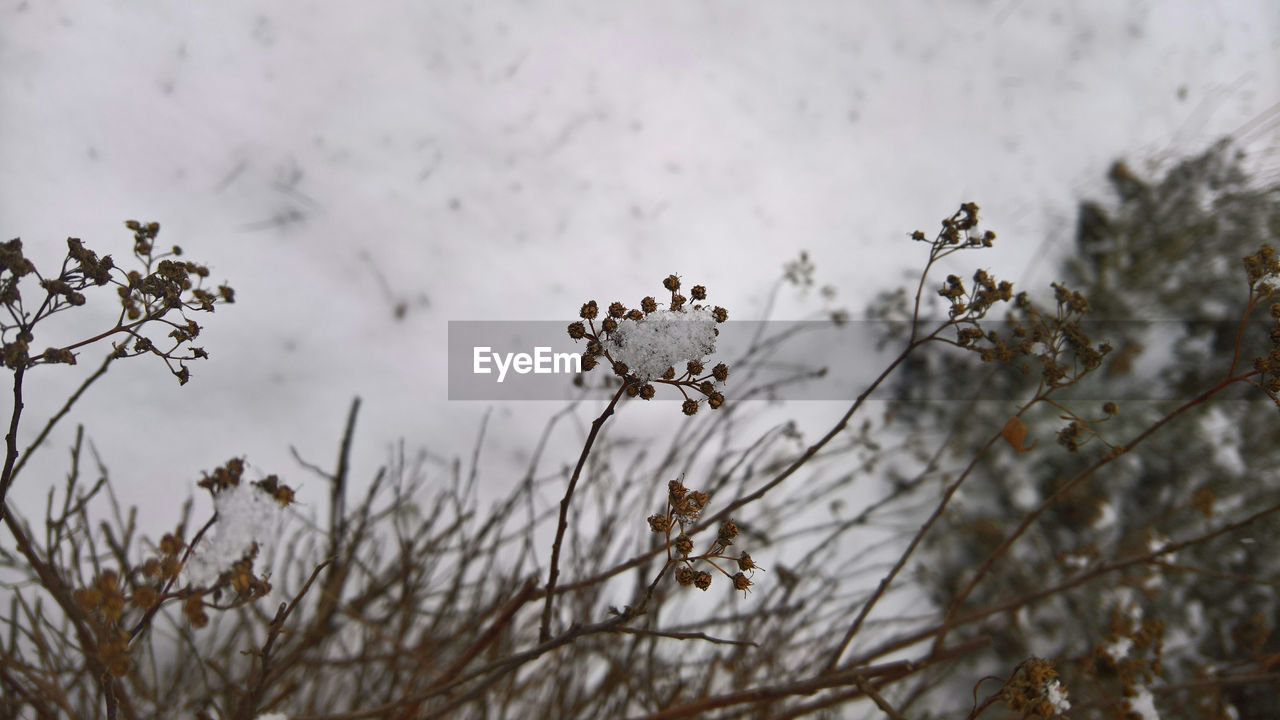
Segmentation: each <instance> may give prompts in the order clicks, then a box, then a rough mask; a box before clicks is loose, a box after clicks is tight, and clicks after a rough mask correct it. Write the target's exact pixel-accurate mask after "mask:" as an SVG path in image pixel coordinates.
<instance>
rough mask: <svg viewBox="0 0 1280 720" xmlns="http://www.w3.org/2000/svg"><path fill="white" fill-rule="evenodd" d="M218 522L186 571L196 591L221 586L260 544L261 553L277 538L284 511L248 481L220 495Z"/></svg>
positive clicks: (216, 502)
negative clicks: (227, 574) (219, 582)
mask: <svg viewBox="0 0 1280 720" xmlns="http://www.w3.org/2000/svg"><path fill="white" fill-rule="evenodd" d="M213 507H214V510H215V511H217V513H218V520H217V522H215V523H214V524H213V528H212V530H211V531H210V532H211V533H212V534H213V536H212V537H210V536H209V535H208V534H206V535H205V537H203V538H201V539H200V542H199V543H198V544H197V545H196V546H195V550H194V551H193V552H192V554H191V558H190V559H188V560H187V563H186V565H185V566H184V568H183V570H184V572H185V573H186V577H187V580H188V582H190V583H191V584H192V585H195V586H196V587H201V586H208V585H212V584H213V583H215V582H217V580H218V576H219V575H221V574H222V573H224V572H226V571H227V570H229V569H231V565H232V563H234V562H236V561H237V560H239V559H240V558H241V557H243V556H244V554H245V553H247V552H249V550H250V548H252V547H253V544H254V543H255V542H256V543H257V544H258V547H259V549H260V550H261V551H266V550H267V548H268V546H269V545H270V543H271V542H272V541H274V540H275V538H276V537H277V535H278V533H279V530H280V523H281V521H282V519H283V517H284V507H283V506H282V505H281V504H280V503H279V502H277V501H276V499H275V498H273V497H271V495H269V494H268V493H267V492H265V491H263V490H261V489H259V488H257V487H255V486H254V485H252V484H251V483H249V482H248V481H244V482H241V483H240V484H239V485H236V486H233V487H230V488H227V489H225V490H222V491H221V492H219V493H218V494H217V495H216V496H214V499H213Z"/></svg>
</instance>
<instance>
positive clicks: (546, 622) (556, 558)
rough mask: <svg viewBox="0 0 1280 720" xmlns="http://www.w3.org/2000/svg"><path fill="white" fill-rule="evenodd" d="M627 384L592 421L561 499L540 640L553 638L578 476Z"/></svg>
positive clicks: (624, 384) (621, 386) (543, 641)
mask: <svg viewBox="0 0 1280 720" xmlns="http://www.w3.org/2000/svg"><path fill="white" fill-rule="evenodd" d="M627 385H628V383H626V382H623V383H622V385H620V386H619V387H618V392H616V393H614V394H613V399H612V400H610V401H609V406H608V407H606V408H605V409H604V412H603V413H600V417H598V418H596V419H595V420H594V421H592V423H591V432H590V433H588V434H587V442H586V444H584V445H583V446H582V454H580V455H579V456H578V465H577V466H576V467H574V469H573V476H572V477H570V478H569V487H568V488H566V489H565V491H564V498H563V499H562V500H561V501H560V522H559V524H558V525H557V526H556V539H555V542H554V543H552V545H551V571H550V573H549V574H548V575H547V590H546V593H547V599H546V603H545V604H544V605H543V607H542V627H541V629H540V630H539V631H538V642H542V643H545V642H547V641H548V640H550V639H551V609H552V605H553V604H554V602H555V597H556V593H555V591H556V580H557V579H558V578H559V577H560V544H561V543H562V542H563V541H564V532H565V529H566V528H567V527H568V526H569V505H570V504H571V503H572V502H573V490H574V488H576V487H577V486H578V478H579V477H580V476H581V475H582V468H583V466H584V465H586V464H587V455H589V454H590V453H591V446H592V445H594V444H595V442H596V436H597V435H599V434H600V428H601V427H603V426H604V423H605V421H606V420H608V419H609V416H610V415H612V414H613V409H614V407H616V406H617V404H618V401H619V400H621V399H622V393H623V392H624V391H625V390H626V389H627Z"/></svg>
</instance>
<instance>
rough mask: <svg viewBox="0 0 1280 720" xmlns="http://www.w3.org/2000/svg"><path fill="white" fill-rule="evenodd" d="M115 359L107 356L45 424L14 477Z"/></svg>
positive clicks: (23, 453) (20, 461)
mask: <svg viewBox="0 0 1280 720" xmlns="http://www.w3.org/2000/svg"><path fill="white" fill-rule="evenodd" d="M115 359H116V358H115V355H107V357H106V359H105V360H103V361H102V365H100V366H98V369H97V370H95V371H94V373H93V374H92V375H90V376H89V377H88V378H85V381H84V382H82V383H80V387H78V388H76V391H75V392H74V393H72V394H71V397H69V398H67V401H66V402H65V403H63V405H62V409H61V410H59V411H58V412H57V413H55V414H54V416H53V417H51V418H49V422H47V423H45V425H44V428H43V429H42V430H41V431H40V434H39V435H37V436H36V439H35V440H32V441H31V444H30V445H28V446H27V449H26V450H24V451H22V457H21V458H20V459H19V460H18V464H17V465H15V466H14V468H13V475H14V477H17V475H18V473H20V472H22V468H23V466H25V465H26V464H27V458H29V457H31V453H33V452H35V449H36V448H38V447H40V443H42V442H44V441H45V438H47V437H49V432H50V431H52V430H53V427H54V426H55V425H57V424H58V421H59V420H61V419H62V418H63V417H65V416H66V414H67V413H68V412H70V411H71V407H72V406H73V405H75V404H76V401H77V400H79V399H80V396H81V395H83V394H84V393H85V391H86V390H88V389H89V386H90V385H92V384H93V383H94V382H95V381H97V379H98V378H100V377H102V376H103V375H105V374H106V372H107V366H108V365H110V364H111V361H112V360H115Z"/></svg>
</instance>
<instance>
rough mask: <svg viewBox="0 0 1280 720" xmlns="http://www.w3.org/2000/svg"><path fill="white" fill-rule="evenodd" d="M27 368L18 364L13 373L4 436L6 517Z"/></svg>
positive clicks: (0, 510) (0, 492)
mask: <svg viewBox="0 0 1280 720" xmlns="http://www.w3.org/2000/svg"><path fill="white" fill-rule="evenodd" d="M26 372H27V366H26V364H25V363H20V364H19V365H18V367H16V368H14V371H13V412H12V413H11V414H10V416H9V432H8V434H6V435H5V436H4V447H5V452H4V470H3V471H2V472H0V515H4V516H7V515H8V505H7V504H5V501H4V499H5V496H6V495H8V493H9V486H10V485H12V484H13V476H14V463H16V462H17V461H18V422H19V420H21V419H22V376H23V375H24V374H26Z"/></svg>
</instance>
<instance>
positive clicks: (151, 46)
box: [0, 0, 1280, 524]
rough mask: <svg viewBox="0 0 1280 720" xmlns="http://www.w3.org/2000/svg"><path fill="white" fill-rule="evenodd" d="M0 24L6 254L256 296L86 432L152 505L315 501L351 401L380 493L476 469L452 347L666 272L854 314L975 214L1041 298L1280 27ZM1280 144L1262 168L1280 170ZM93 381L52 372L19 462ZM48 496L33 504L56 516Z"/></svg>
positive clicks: (879, 21)
mask: <svg viewBox="0 0 1280 720" xmlns="http://www.w3.org/2000/svg"><path fill="white" fill-rule="evenodd" d="M0 15H2V16H3V17H4V20H3V21H2V22H0V222H2V224H3V228H2V229H0V232H3V233H5V237H15V236H21V237H22V238H23V239H24V241H25V242H26V244H27V246H28V248H31V249H32V251H33V254H35V255H37V256H38V257H44V258H46V259H49V258H53V257H55V256H56V255H57V254H59V253H61V252H62V249H63V248H64V245H63V239H64V238H65V237H66V236H67V235H75V236H78V237H82V238H84V239H85V241H86V243H87V244H88V245H89V246H90V247H92V248H94V249H97V250H98V251H100V252H106V253H112V254H114V255H115V256H116V257H117V258H118V259H123V258H124V257H126V256H127V255H128V251H129V237H128V233H127V232H126V231H125V230H124V229H123V227H122V225H121V221H122V220H124V219H126V218H138V219H141V220H157V221H159V222H161V224H162V226H163V228H164V229H163V231H162V233H161V237H160V239H161V240H162V241H165V242H173V243H178V244H181V245H182V246H183V247H184V248H185V249H186V250H187V251H188V253H189V255H190V256H191V257H192V258H194V259H199V260H205V261H207V262H209V263H210V264H211V265H212V266H213V268H214V277H215V279H217V280H219V281H221V280H226V281H229V282H230V283H231V284H232V285H233V286H234V287H235V288H236V289H237V290H238V292H239V295H238V302H237V304H236V305H235V306H231V307H227V308H225V309H223V310H219V311H218V312H217V314H216V316H213V317H209V318H208V323H207V334H206V336H205V337H204V343H205V346H206V347H207V348H208V349H209V352H210V354H211V356H212V359H211V360H210V361H208V362H204V363H199V364H197V365H196V366H194V367H193V372H192V374H193V380H192V382H191V383H190V384H189V385H188V386H186V387H183V388H181V389H179V388H178V387H177V385H176V383H175V382H173V380H172V378H170V377H169V376H168V375H167V374H166V373H165V372H164V369H163V367H161V366H159V364H158V363H155V362H148V361H146V360H145V359H140V360H135V361H132V362H129V363H126V364H122V366H119V367H117V368H115V369H113V370H112V372H111V373H110V375H109V376H108V378H106V381H105V382H104V383H103V384H102V385H100V386H99V387H97V388H96V389H95V390H94V391H93V392H92V393H91V394H90V395H89V396H88V397H87V398H86V399H85V401H84V403H83V406H82V408H81V411H80V412H79V414H78V417H77V419H78V420H80V421H83V422H85V423H87V426H88V428H87V429H88V431H89V433H90V436H91V437H92V438H93V439H94V440H95V442H96V444H97V446H98V448H99V449H100V450H101V451H102V453H103V459H104V461H106V462H107V464H108V465H109V466H110V467H111V468H112V470H113V473H114V476H115V478H116V480H117V481H118V482H120V483H121V484H122V485H121V495H122V496H123V499H124V500H126V501H138V500H139V499H142V500H145V501H147V502H152V501H156V502H157V503H160V502H163V501H165V500H166V499H167V498H181V497H184V496H185V495H186V494H187V493H188V492H189V491H190V490H191V488H192V481H193V480H194V479H196V478H197V477H198V471H199V470H201V469H206V468H210V467H212V466H214V465H215V464H218V463H220V462H222V461H224V460H225V459H227V458H228V457H230V456H232V455H235V454H247V455H248V456H249V459H250V461H251V462H252V463H254V464H255V465H256V466H259V467H261V468H262V469H263V470H264V471H266V472H281V473H283V474H285V475H286V479H289V476H293V477H294V478H295V480H302V479H305V476H301V475H300V473H299V471H298V469H297V467H296V465H295V463H294V462H293V461H292V460H291V459H290V458H289V455H288V447H289V446H290V445H295V446H297V447H298V448H299V450H300V451H301V452H302V453H303V455H305V456H307V457H308V458H310V459H314V460H316V461H318V462H322V463H324V464H326V465H327V464H328V463H330V462H332V458H333V455H334V453H335V452H336V438H337V435H338V433H339V431H340V426H341V423H342V419H343V415H344V413H345V409H346V406H347V404H348V403H349V401H350V398H351V397H352V396H353V395H356V394H359V395H361V396H363V397H364V399H365V406H364V415H363V416H362V424H361V428H360V444H359V445H358V448H359V452H358V454H357V458H356V459H357V464H358V470H359V471H360V472H362V473H363V474H365V475H368V474H371V472H372V469H373V467H374V466H375V465H376V464H377V463H378V462H380V461H381V460H382V459H383V456H384V448H385V447H386V446H387V445H388V444H389V443H391V442H392V441H394V440H395V439H396V438H399V437H402V436H403V437H405V438H406V440H407V444H408V445H409V447H415V446H419V445H427V446H429V447H430V448H431V449H432V450H433V451H434V452H437V453H440V454H443V455H452V454H454V453H461V452H466V451H467V449H468V448H469V446H470V442H471V438H472V437H473V436H474V434H475V432H476V430H477V428H478V425H479V419H480V417H481V415H482V414H483V413H484V411H485V410H486V407H488V406H486V405H483V404H478V403H449V402H448V401H447V400H446V399H445V397H446V391H445V386H444V380H443V378H444V375H445V367H444V362H445V347H444V343H445V328H446V323H447V321H449V320H464V319H465V320H489V319H492V320H520V319H539V320H555V319H563V320H564V321H565V322H566V323H567V322H568V321H569V320H572V319H574V315H575V313H576V309H577V307H578V306H579V305H580V304H581V303H582V302H583V301H584V300H586V299H588V298H596V299H598V300H601V301H608V300H612V299H615V298H616V299H623V300H624V301H628V302H635V301H636V300H637V299H638V298H640V297H642V296H643V295H647V294H653V293H656V292H657V291H658V289H659V288H658V286H657V282H658V280H659V279H660V278H662V277H664V276H665V275H667V274H668V273H671V272H678V273H681V274H683V275H684V276H685V277H687V278H689V279H691V280H694V281H696V282H701V283H704V284H706V285H707V286H708V287H709V288H711V291H712V295H713V300H714V301H715V302H717V303H719V304H723V305H725V306H726V307H729V308H730V309H731V311H733V312H735V313H736V315H735V317H739V318H742V317H753V313H755V312H759V310H758V309H759V308H760V306H761V300H762V298H763V296H764V294H765V291H766V289H767V287H768V286H769V283H770V282H771V281H772V280H773V279H774V278H776V277H777V275H778V272H779V270H780V268H781V266H782V264H783V263H784V262H785V261H787V260H789V259H791V258H793V257H795V256H796V255H797V253H798V252H799V251H800V250H801V249H807V250H808V251H809V252H810V253H811V255H812V256H813V257H814V259H815V260H816V262H817V265H818V275H819V278H820V279H821V281H822V282H825V283H830V284H832V285H834V286H836V287H837V288H838V289H839V290H840V297H839V301H840V302H841V303H843V304H844V305H846V306H847V307H849V308H850V309H851V310H853V311H855V312H858V311H860V310H861V309H862V308H863V306H864V305H865V303H866V302H867V301H868V300H870V299H871V298H872V297H873V295H874V293H875V291H876V290H877V289H880V288H885V287H889V286H892V285H894V284H897V283H899V282H901V281H903V280H904V279H905V278H906V273H907V269H908V268H912V267H915V266H916V263H917V262H918V260H919V257H920V255H919V252H918V250H919V247H918V246H912V245H911V244H910V243H908V242H906V241H905V240H904V237H905V234H906V233H908V232H909V231H911V230H914V229H916V228H921V229H924V230H926V231H931V230H933V229H934V228H935V227H936V223H937V221H938V219H940V218H941V217H942V216H943V215H945V214H948V213H950V212H951V211H952V210H954V208H955V207H956V206H957V205H958V204H959V203H960V202H961V201H964V200H975V201H977V202H978V203H980V204H981V205H982V207H983V216H984V219H985V224H986V225H987V226H989V227H991V228H993V229H995V230H997V231H998V232H999V233H1000V238H1001V239H1000V248H999V249H998V252H995V253H992V254H990V255H987V256H985V257H982V258H980V259H974V258H973V257H972V256H971V257H970V258H966V261H965V263H966V265H971V264H972V263H980V264H983V265H985V266H986V267H989V268H991V269H992V270H993V272H995V273H996V274H997V275H998V276H1001V277H1010V278H1012V279H1015V280H1019V281H1022V282H1023V283H1024V284H1027V283H1030V285H1032V286H1035V287H1039V286H1043V285H1045V284H1047V282H1048V281H1049V280H1051V279H1052V277H1053V260H1052V258H1053V256H1054V252H1055V250H1056V249H1057V248H1058V247H1061V246H1062V245H1064V244H1065V243H1066V242H1067V240H1068V239H1069V237H1070V230H1071V224H1072V214H1071V213H1072V211H1073V204H1074V201H1075V199H1076V198H1078V196H1079V195H1080V194H1081V193H1097V192H1099V191H1100V189H1099V180H1100V178H1101V177H1102V173H1103V172H1104V170H1105V168H1106V166H1107V164H1108V163H1109V162H1110V161H1111V160H1112V159H1113V158H1115V157H1116V156H1117V155H1120V154H1125V155H1128V156H1130V157H1134V158H1137V159H1139V160H1141V159H1144V158H1160V157H1171V156H1173V155H1175V154H1178V153H1182V152H1192V151H1196V150H1198V149H1200V148H1202V147H1203V146H1204V145H1205V144H1206V143H1208V142H1209V141H1211V140H1213V139H1215V138H1216V137H1218V136H1219V135H1221V134H1223V133H1228V132H1232V131H1235V130H1237V129H1238V128H1240V127H1242V126H1244V125H1245V124H1246V123H1248V122H1249V121H1250V120H1251V119H1254V118H1258V117H1260V116H1263V115H1265V113H1267V112H1268V110H1274V108H1275V107H1276V103H1277V102H1280V77H1278V74H1280V48H1278V47H1277V38H1280V5H1277V4H1276V3H1275V2H1274V0H1254V1H1248V0H1242V1H1241V2H1233V3H1229V4H1227V3H1184V2H1159V3H1155V2H1138V1H1136V0H1129V1H1123V2H1121V1H1117V0H1096V1H1093V2H1065V1H1064V2H1017V0H1012V1H1006V0H995V1H992V2H978V1H975V2H929V1H926V0H912V1H909V2H894V3H873V2H863V3H850V2H799V3H742V2H728V1H727V0H726V1H711V2H687V1H684V0H681V1H680V2H674V1H673V2H652V3H611V2H594V1H583V2H542V3H538V2H456V3H443V2H426V3H424V2H380V3H361V4H360V6H359V9H358V11H357V10H355V9H354V7H353V6H351V5H348V4H341V3H316V2H294V1H286V2H273V3H257V2H245V1H241V2H234V1H233V2H223V3H217V4H213V5H210V4H200V3H177V4H173V3H158V2H129V3H126V2H122V1H107V2H88V1H71V2H67V1H63V2H27V1H22V2H17V1H13V0H5V2H3V4H2V5H0ZM1266 127H1269V128H1270V130H1269V131H1268V132H1264V133H1262V134H1261V136H1258V137H1255V138H1254V140H1255V143H1256V144H1260V146H1263V147H1270V148H1271V149H1272V150H1273V151H1274V149H1275V147H1276V131H1275V123H1274V122H1273V123H1272V124H1271V125H1270V126H1266ZM1272 157H1273V158H1274V156H1272ZM1271 162H1272V167H1274V159H1273V160H1272V161H1271ZM104 301H105V300H104ZM397 303H404V305H405V308H406V310H407V312H406V313H405V314H404V316H403V318H401V319H396V317H395V315H394V313H393V309H394V306H395V305H396V304H397ZM812 304H813V302H812V298H811V299H810V301H808V305H805V304H803V303H799V302H796V303H792V302H790V301H788V302H787V303H784V305H783V306H782V308H781V312H782V314H783V316H784V317H787V316H790V317H798V316H799V315H800V313H801V311H802V308H804V307H810V306H812ZM37 344H39V341H37ZM104 352H105V350H90V351H87V355H88V357H85V358H84V359H83V360H82V364H81V366H80V367H81V369H84V368H85V367H86V366H89V365H92V364H94V363H95V362H96V358H97V357H98V356H99V354H100V353H104ZM73 375H74V373H71V372H67V371H65V369H62V368H53V369H50V368H41V369H40V370H39V372H38V373H35V374H34V375H33V378H32V382H31V385H30V387H29V389H28V398H29V399H28V410H29V413H30V415H29V417H28V423H27V425H26V428H27V433H28V434H27V435H26V436H25V437H27V438H30V437H31V434H32V433H33V432H34V429H35V428H36V427H38V422H37V421H38V420H41V419H42V418H43V417H45V416H47V414H48V412H50V411H51V410H52V409H53V408H55V407H56V406H57V404H58V403H60V402H61V400H62V399H63V398H64V397H65V392H66V388H67V387H69V386H70V383H71V381H72V378H73ZM496 408H497V410H498V411H499V412H498V415H496V416H495V421H494V422H493V423H491V426H490V434H491V435H490V438H491V439H490V442H491V444H492V445H493V446H494V447H498V448H504V449H505V450H504V452H507V451H510V452H512V453H518V451H519V448H520V447H527V446H528V445H531V444H532V443H533V441H534V440H535V437H534V436H533V434H532V431H531V429H532V428H537V427H539V426H540V424H541V422H542V421H543V420H544V419H545V418H546V417H547V416H548V415H549V414H550V413H551V412H553V411H554V410H555V409H556V407H555V406H554V404H511V405H498V406H496ZM814 415H815V419H814V422H815V423H819V422H822V421H824V420H825V416H824V415H823V413H822V411H820V410H818V411H814ZM819 416H821V417H819ZM815 426H816V425H815ZM72 430H73V425H68V426H67V427H66V428H64V431H63V432H62V433H61V434H59V435H58V436H57V437H55V438H54V439H53V440H52V441H51V443H50V445H49V447H48V448H47V449H46V455H45V456H44V458H43V460H42V464H38V465H37V466H36V468H43V469H44V470H46V471H48V472H52V473H54V474H53V475H50V476H45V477H59V476H60V475H61V473H62V472H63V468H64V467H65V451H64V448H65V447H66V445H67V444H68V442H69V439H70V437H71V435H70V433H71V432H72ZM504 457H506V455H499V456H498V457H497V459H495V460H494V461H493V462H494V465H495V466H499V467H500V466H501V464H502V463H503V462H505V461H504V460H503V459H502V458H504ZM40 477H41V476H40V475H38V474H37V473H35V472H31V473H29V474H28V476H27V478H25V480H26V484H25V486H24V484H23V483H20V487H19V488H18V494H17V497H18V498H19V502H20V503H21V506H22V507H24V508H26V509H27V511H28V512H29V513H33V514H34V513H36V512H38V510H39V508H40V507H42V505H41V504H40V503H42V501H43V497H44V492H45V488H47V484H46V483H44V482H37V480H38V479H39V478H40ZM310 482H311V485H310V487H311V488H312V489H313V490H315V491H317V492H318V491H320V488H319V487H318V484H317V483H315V481H310ZM302 484H303V485H304V487H303V490H302V492H301V493H300V499H301V500H302V501H303V502H304V503H305V502H307V500H308V498H307V486H306V483H305V482H304V483H302ZM167 522H168V520H167V519H166V520H165V523H166V524H167Z"/></svg>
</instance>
